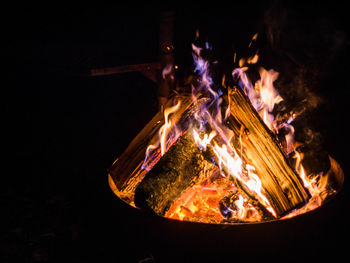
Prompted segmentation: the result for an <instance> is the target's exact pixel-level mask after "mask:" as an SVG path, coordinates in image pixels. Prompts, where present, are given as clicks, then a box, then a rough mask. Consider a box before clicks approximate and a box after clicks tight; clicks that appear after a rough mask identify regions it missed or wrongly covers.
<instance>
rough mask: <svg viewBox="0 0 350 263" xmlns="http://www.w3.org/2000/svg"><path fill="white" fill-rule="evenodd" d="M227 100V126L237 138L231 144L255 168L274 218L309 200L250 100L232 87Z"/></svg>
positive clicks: (306, 192)
mask: <svg viewBox="0 0 350 263" xmlns="http://www.w3.org/2000/svg"><path fill="white" fill-rule="evenodd" d="M226 101H228V103H229V106H230V112H231V121H228V123H227V125H228V126H229V128H230V129H232V130H233V132H234V133H235V135H236V136H235V140H233V144H236V145H235V146H236V148H237V149H241V150H240V151H238V154H240V155H241V158H242V159H244V161H245V162H247V163H249V164H250V165H252V166H254V167H255V170H256V173H257V175H258V177H259V178H260V180H261V184H262V188H263V190H264V192H265V195H266V197H267V199H268V200H269V202H270V204H271V206H272V207H273V209H274V210H275V212H276V214H277V216H282V215H285V214H287V213H288V212H290V211H291V210H293V209H295V208H297V207H300V206H302V205H304V204H305V203H306V202H307V200H308V199H309V198H310V195H309V193H308V191H307V190H306V189H305V187H304V186H303V184H302V182H301V179H300V178H299V176H298V175H297V174H296V172H295V171H294V169H293V168H292V167H291V166H290V165H289V163H288V160H287V159H286V157H285V155H284V154H283V152H282V150H281V149H280V147H279V146H278V142H277V141H276V139H275V138H274V135H273V134H272V133H271V132H270V130H269V129H268V128H267V126H266V125H265V124H264V122H263V120H262V119H261V118H260V116H259V115H258V113H257V112H256V111H255V109H254V108H253V106H252V105H251V103H250V102H249V99H248V98H247V97H246V95H245V94H244V93H243V92H242V91H241V90H240V89H238V88H232V89H229V94H228V98H227V99H226Z"/></svg>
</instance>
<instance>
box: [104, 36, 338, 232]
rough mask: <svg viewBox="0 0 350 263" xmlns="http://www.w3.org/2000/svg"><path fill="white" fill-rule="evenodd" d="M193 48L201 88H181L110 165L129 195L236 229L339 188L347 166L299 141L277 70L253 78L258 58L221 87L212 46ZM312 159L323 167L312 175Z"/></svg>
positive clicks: (165, 213) (136, 202)
mask: <svg viewBox="0 0 350 263" xmlns="http://www.w3.org/2000/svg"><path fill="white" fill-rule="evenodd" d="M256 37H257V36H256V35H255V36H254V37H253V40H252V41H254V40H255V39H256ZM192 49H193V58H194V62H195V70H194V71H195V74H196V75H195V78H194V79H195V80H194V81H192V83H191V85H190V87H191V92H187V93H186V92H177V93H176V94H175V95H174V96H173V97H172V98H171V99H170V100H169V101H168V103H167V105H166V106H165V110H164V111H160V112H158V113H157V114H156V115H155V116H154V118H153V119H152V120H151V121H150V122H149V123H148V124H147V125H146V126H145V127H144V129H143V130H142V131H141V132H140V133H139V134H138V135H137V136H136V137H135V139H134V140H133V141H132V142H131V143H130V145H129V146H128V148H127V149H126V150H125V152H124V153H123V154H122V155H121V156H120V158H118V159H117V160H116V161H115V163H114V164H113V166H112V167H111V169H110V172H109V184H110V187H111V188H112V190H113V191H114V193H115V194H116V195H117V196H118V197H119V198H120V199H122V200H123V201H125V202H126V203H128V204H129V205H131V206H134V207H137V208H142V209H146V210H149V211H152V212H154V213H156V214H157V215H159V216H161V217H166V218H169V219H175V220H180V221H190V222H199V223H210V224H224V225H226V224H231V225H232V224H252V223H254V224H256V223H262V222H269V221H277V220H283V219H288V218H292V217H295V216H298V215H301V214H304V213H306V212H309V211H312V210H315V209H317V208H319V207H320V206H322V205H323V204H324V203H326V202H327V201H328V200H330V199H331V197H332V196H334V195H335V194H336V193H337V192H339V190H340V189H341V187H342V185H343V181H344V177H343V171H342V169H341V167H340V166H339V164H338V163H337V162H336V161H335V160H334V159H333V158H332V157H331V156H328V158H323V159H322V160H316V158H317V157H316V156H314V157H313V156H312V154H310V153H309V152H308V151H307V150H304V149H305V148H306V149H307V145H305V144H304V145H303V144H301V143H299V142H296V141H295V139H294V132H295V129H294V127H293V121H294V120H295V119H296V118H298V116H299V115H301V114H303V111H302V110H299V111H298V110H289V109H285V108H282V110H280V111H277V112H276V111H275V110H274V109H275V106H276V105H278V104H280V103H281V102H282V101H283V98H282V97H281V96H280V94H279V93H278V91H277V90H276V89H275V88H274V85H273V83H274V81H275V80H276V79H277V78H278V73H277V72H275V71H274V70H266V69H264V68H261V69H260V71H259V74H260V79H259V80H257V81H256V82H255V83H254V84H253V83H252V82H251V81H250V80H249V78H248V75H247V73H246V71H247V70H248V67H249V66H250V65H252V64H255V63H256V62H257V61H258V58H259V57H258V54H254V55H253V56H252V57H250V58H248V59H241V60H240V61H239V67H238V68H236V69H234V70H233V72H232V77H231V78H230V80H228V77H227V76H223V78H222V81H221V83H220V85H219V84H218V83H214V81H213V79H212V77H211V75H210V71H209V67H210V63H209V61H207V60H205V59H204V58H203V57H202V51H203V49H210V45H209V44H207V43H206V48H200V47H197V46H195V45H193V46H192ZM167 71H169V66H168V67H166V68H165V69H164V71H163V77H166V72H167ZM228 83H230V84H228ZM304 156H307V157H308V158H307V159H308V160H311V162H312V159H313V158H314V162H315V163H316V162H320V161H321V162H324V165H323V166H322V168H323V169H322V170H318V171H316V172H315V171H308V170H307V169H306V168H305V167H304V164H303V157H304ZM309 162H310V161H309ZM309 166H310V165H307V167H309ZM311 166H312V165H311Z"/></svg>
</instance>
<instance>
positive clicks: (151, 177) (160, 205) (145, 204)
mask: <svg viewBox="0 0 350 263" xmlns="http://www.w3.org/2000/svg"><path fill="white" fill-rule="evenodd" d="M214 169H217V168H216V167H215V165H214V164H213V163H212V162H209V161H207V160H206V159H205V157H204V155H203V153H202V152H201V151H200V150H199V148H198V146H197V145H196V143H195V141H194V139H193V135H192V132H191V131H187V132H186V133H185V134H184V135H183V136H182V137H180V138H179V139H178V141H177V142H176V143H175V144H174V145H173V146H171V147H170V148H169V150H168V151H167V152H166V153H165V155H163V156H162V158H161V159H160V160H159V161H158V163H157V164H156V165H155V166H154V167H153V169H152V170H151V171H149V172H148V174H147V175H146V177H145V178H144V179H143V181H142V182H141V183H140V185H139V186H138V187H137V189H136V192H135V204H136V206H138V207H142V208H151V209H152V210H153V211H154V212H156V213H157V214H159V215H162V216H164V215H165V213H166V212H167V211H168V209H169V208H170V206H171V205H172V203H173V202H174V201H175V200H177V199H178V198H179V197H180V195H181V193H182V192H183V191H184V190H186V189H187V188H188V187H190V186H192V185H193V184H195V183H196V181H197V180H198V179H199V178H203V177H204V178H205V177H207V175H208V174H211V173H212V172H213V170H214Z"/></svg>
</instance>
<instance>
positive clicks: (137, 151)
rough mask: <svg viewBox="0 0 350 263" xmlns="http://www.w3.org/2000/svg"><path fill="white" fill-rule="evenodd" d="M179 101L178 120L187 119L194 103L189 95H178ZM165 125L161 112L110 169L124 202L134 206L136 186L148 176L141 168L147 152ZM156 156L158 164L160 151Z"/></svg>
mask: <svg viewBox="0 0 350 263" xmlns="http://www.w3.org/2000/svg"><path fill="white" fill-rule="evenodd" d="M176 98H177V99H179V100H181V106H180V108H179V110H178V111H177V114H176V116H177V120H179V119H186V117H185V116H184V115H188V114H189V111H190V107H191V105H193V102H192V100H191V98H190V97H189V96H187V95H183V96H180V95H177V96H176ZM172 101H173V98H171V99H170V100H169V101H168V103H167V105H166V107H165V108H167V107H171V106H172ZM163 124H164V113H163V111H159V112H158V113H157V114H156V115H155V116H154V117H153V118H152V120H151V121H150V122H149V123H147V125H146V126H145V127H144V128H143V129H142V130H141V131H140V132H139V133H138V135H137V136H136V137H135V138H134V139H133V140H132V141H131V143H130V144H129V146H128V147H127V148H126V150H125V151H124V152H123V154H122V155H121V156H120V157H119V158H118V159H117V160H116V161H115V162H114V163H113V165H112V167H111V168H110V169H109V176H110V178H111V181H113V185H114V186H115V187H113V188H114V189H115V191H114V192H115V193H116V194H117V195H118V197H120V198H121V199H122V200H124V201H126V202H127V203H129V204H131V205H134V204H133V198H134V191H135V188H136V186H137V185H138V184H139V183H140V182H141V181H142V179H143V178H144V176H145V175H146V174H147V170H144V169H142V168H141V166H142V163H143V161H144V159H145V152H146V149H147V147H148V146H149V145H150V144H154V143H155V142H156V141H157V140H158V139H159V135H158V131H159V129H160V127H161V126H162V125H163ZM155 151H156V154H154V155H152V159H151V160H150V161H151V162H153V163H156V162H157V161H158V160H159V158H160V157H161V155H160V153H159V149H155Z"/></svg>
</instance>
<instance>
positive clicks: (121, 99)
mask: <svg viewBox="0 0 350 263" xmlns="http://www.w3.org/2000/svg"><path fill="white" fill-rule="evenodd" d="M346 9H347V8H346V7H345V5H344V4H343V3H341V2H338V1H333V2H331V3H325V4H321V3H318V2H316V1H314V2H313V1H311V2H308V3H307V4H305V3H302V2H288V1H287V2H284V1H283V2H282V1H281V2H278V1H265V2H264V1H258V2H256V3H255V2H254V1H248V2H242V1H237V2H233V3H230V5H229V4H228V3H227V4H219V3H213V4H212V5H205V4H201V5H198V6H196V5H194V4H192V5H189V4H188V3H187V4H183V5H180V4H179V3H178V4H166V5H165V4H156V5H155V4H154V5H152V4H151V3H149V4H146V3H143V4H142V5H140V4H138V3H134V4H133V5H130V6H125V5H123V6H121V5H120V4H113V5H112V4H105V5H104V4H101V3H100V4H96V3H94V4H91V3H84V4H81V5H77V4H76V5H72V4H71V3H63V2H56V3H46V4H41V5H39V4H37V5H34V4H32V3H30V4H26V5H22V4H21V5H20V4H18V5H17V4H16V3H15V4H13V5H12V6H11V7H8V9H7V8H6V9H4V10H5V11H4V12H5V13H6V14H4V16H2V27H3V30H2V35H3V40H2V42H3V43H2V44H3V45H4V48H3V50H2V64H3V66H4V68H5V70H4V71H3V72H5V85H4V86H3V88H2V92H3V94H4V95H3V96H1V97H2V101H3V102H2V105H3V113H4V117H3V118H4V119H3V121H2V123H3V126H2V127H3V128H2V130H3V131H5V135H4V136H3V137H2V138H3V145H4V147H3V152H4V153H5V155H6V159H5V160H4V161H5V162H4V165H5V166H4V168H5V169H4V170H3V172H2V176H1V182H2V184H1V185H2V187H1V189H2V191H1V206H2V215H3V216H2V218H3V219H4V221H3V223H2V224H1V239H0V242H1V244H0V247H1V250H2V252H1V253H2V255H1V256H3V258H4V260H2V262H67V261H68V262H70V261H74V262H84V261H89V262H90V261H99V262H142V260H143V262H171V261H177V262H185V261H189V262H204V261H210V262H230V261H235V260H237V259H239V260H246V261H248V262H249V259H252V258H253V257H258V258H259V257H263V258H264V257H266V255H269V259H270V260H274V259H275V260H283V261H288V260H291V259H293V260H294V259H298V260H300V261H303V259H305V258H308V259H310V258H312V257H314V256H315V257H316V258H317V259H325V258H326V257H327V256H331V257H332V258H333V259H334V257H336V256H343V255H345V254H346V252H347V248H348V244H347V242H348V233H347V232H348V230H349V227H348V224H347V207H348V205H347V202H346V199H347V197H348V192H349V191H348V189H347V188H348V186H347V179H346V177H347V172H348V170H349V164H348V163H349V162H348V160H347V152H348V145H349V144H348V140H347V137H348V127H347V126H348V123H347V122H348V114H349V110H348V107H349V105H348V104H349V103H348V99H349V95H350V92H349V80H348V78H349V74H348V70H349V66H348V59H349V58H350V57H349V56H348V49H349V43H350V42H349V35H348V33H349V31H348V29H349V28H348V27H347V26H346V20H347V12H346ZM164 10H172V11H174V13H175V40H174V41H175V51H176V54H175V55H176V61H177V63H178V64H179V66H180V69H189V68H190V67H191V63H192V62H191V60H192V57H191V43H192V42H193V40H194V37H195V31H196V29H199V32H200V36H201V39H202V40H203V41H209V42H210V43H212V46H213V52H214V54H215V56H216V58H217V59H218V60H220V61H222V63H223V65H227V66H232V65H231V64H232V60H233V52H238V53H239V52H241V54H242V55H245V52H247V51H246V46H247V45H248V43H249V41H250V38H251V37H252V35H253V34H254V33H256V32H259V33H260V35H261V40H260V41H261V42H260V45H261V51H260V53H261V54H262V55H261V56H262V58H261V62H262V63H263V64H264V66H265V67H267V68H275V69H276V70H277V71H280V73H281V76H283V74H285V76H286V79H287V80H288V79H293V77H292V76H291V72H293V70H294V68H295V67H303V68H305V69H306V72H307V74H306V77H307V76H310V78H312V81H308V80H303V81H305V83H306V84H305V85H306V86H307V85H310V87H309V89H310V90H312V91H313V92H314V93H316V94H318V95H319V96H320V97H321V98H322V103H320V104H319V106H318V108H317V109H315V110H314V111H313V112H312V114H314V115H313V116H314V117H310V122H311V123H312V124H313V126H314V127H315V128H317V130H318V131H319V132H320V133H321V134H322V135H323V145H324V147H325V148H326V149H327V151H328V152H329V153H330V154H331V155H332V156H333V157H334V158H335V159H336V160H337V161H339V163H340V164H341V166H342V167H343V169H344V173H345V185H344V188H343V190H342V192H341V193H340V194H338V195H337V196H336V198H335V199H334V200H333V201H332V202H330V203H329V204H327V205H326V206H325V207H322V208H321V209H319V211H315V212H314V213H311V214H310V215H306V216H302V217H300V218H296V219H293V220H290V221H286V222H282V223H281V222H279V223H273V224H264V225H256V226H235V227H224V228H222V227H218V226H206V225H204V226H203V225H197V224H188V223H178V222H172V221H171V222H169V221H168V220H164V219H160V218H157V217H154V216H153V215H149V214H146V213H144V212H142V211H138V210H136V209H133V208H131V207H129V206H128V205H126V204H125V203H123V202H122V201H120V200H119V199H118V198H117V197H116V196H115V195H114V194H113V193H112V191H111V190H110V188H109V186H108V182H107V169H108V168H109V167H110V165H111V164H112V162H113V161H114V160H115V159H116V158H117V157H118V156H119V155H120V154H121V153H122V152H123V150H124V149H125V148H126V146H127V145H128V143H129V142H130V141H131V140H132V139H133V138H134V137H135V135H136V134H137V133H138V132H139V131H140V130H141V129H142V128H143V126H144V125H145V124H146V123H147V122H148V121H149V120H150V119H151V118H152V116H153V115H154V114H155V112H156V111H157V93H156V92H157V86H156V85H155V84H154V83H152V82H151V81H150V80H148V79H146V78H145V77H143V76H142V75H141V74H139V73H126V74H121V75H112V76H103V77H89V76H88V75H87V72H88V70H89V69H91V68H99V67H106V66H117V65H125V64H133V63H145V62H152V61H156V60H157V59H158V56H159V36H158V33H159V17H160V13H161V12H162V11H164ZM269 12H270V13H269ZM283 12H285V14H286V20H283V17H284V16H283V15H281V14H283ZM266 14H272V17H273V19H271V18H267V17H268V16H266ZM268 28H272V30H273V32H275V34H276V35H278V34H277V33H278V32H279V31H278V30H281V32H282V33H281V34H280V35H279V37H278V38H277V40H276V38H275V42H274V44H273V45H272V44H271V42H269V37H268V33H267V32H268ZM264 52H265V53H264ZM286 54H289V56H287V55H286ZM230 63H231V64H230ZM286 65H287V66H286ZM289 69H291V71H289ZM229 70H231V69H229ZM308 73H310V74H308ZM304 76H305V75H304ZM310 83H311V84H310ZM291 88H293V87H291ZM305 253H306V254H305ZM340 258H341V257H339V259H340Z"/></svg>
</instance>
